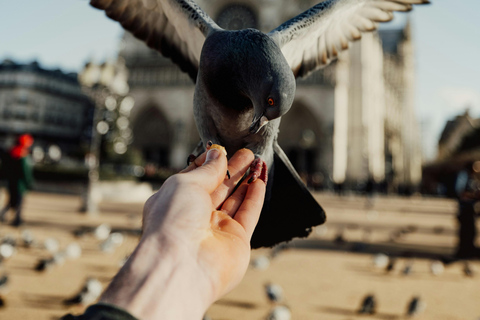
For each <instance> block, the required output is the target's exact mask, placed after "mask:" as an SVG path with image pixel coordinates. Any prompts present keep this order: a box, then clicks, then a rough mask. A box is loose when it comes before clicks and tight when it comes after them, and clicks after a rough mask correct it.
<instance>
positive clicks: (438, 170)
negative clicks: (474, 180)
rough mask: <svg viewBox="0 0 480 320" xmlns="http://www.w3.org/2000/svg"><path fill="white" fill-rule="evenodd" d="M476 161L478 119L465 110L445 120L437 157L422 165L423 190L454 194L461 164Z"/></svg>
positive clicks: (479, 147)
mask: <svg viewBox="0 0 480 320" xmlns="http://www.w3.org/2000/svg"><path fill="white" fill-rule="evenodd" d="M478 160H480V119H475V118H472V117H471V116H470V114H469V111H468V109H467V111H465V113H464V114H461V115H458V116H456V117H455V118H453V119H452V120H448V121H447V123H446V124H445V127H444V129H443V131H442V134H441V136H440V139H439V141H438V153H437V158H436V159H435V160H433V161H431V162H430V163H427V164H425V165H424V167H423V177H422V178H423V179H422V188H423V191H424V192H425V193H430V194H440V195H446V196H449V197H455V196H456V195H457V194H456V191H455V180H456V177H457V174H458V172H459V171H461V170H463V169H464V168H465V166H467V165H469V164H471V163H473V162H474V161H478Z"/></svg>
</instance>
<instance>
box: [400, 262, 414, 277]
mask: <svg viewBox="0 0 480 320" xmlns="http://www.w3.org/2000/svg"><path fill="white" fill-rule="evenodd" d="M412 269H413V260H408V261H407V262H405V267H404V268H403V270H402V274H403V275H404V276H408V275H410V274H411V273H412Z"/></svg>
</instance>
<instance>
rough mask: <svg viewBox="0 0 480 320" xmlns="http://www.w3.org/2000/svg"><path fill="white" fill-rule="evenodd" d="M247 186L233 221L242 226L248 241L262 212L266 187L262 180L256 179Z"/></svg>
mask: <svg viewBox="0 0 480 320" xmlns="http://www.w3.org/2000/svg"><path fill="white" fill-rule="evenodd" d="M247 186H248V189H247V193H246V194H245V198H244V199H243V202H242V203H241V205H240V207H239V208H238V210H237V212H236V213H235V215H234V216H233V219H235V220H236V221H237V222H238V223H239V224H240V225H242V226H243V228H244V229H245V233H246V234H247V236H248V239H251V238H252V234H253V231H254V230H255V226H256V225H257V222H258V218H259V217H260V212H261V211H262V207H263V201H264V199H265V190H266V185H265V183H264V182H263V181H262V180H260V179H258V180H256V181H254V182H253V183H251V184H249V185H247Z"/></svg>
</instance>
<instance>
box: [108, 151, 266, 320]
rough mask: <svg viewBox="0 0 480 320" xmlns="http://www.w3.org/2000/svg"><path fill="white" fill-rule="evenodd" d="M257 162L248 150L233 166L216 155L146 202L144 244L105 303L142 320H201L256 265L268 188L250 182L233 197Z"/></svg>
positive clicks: (234, 159)
mask: <svg viewBox="0 0 480 320" xmlns="http://www.w3.org/2000/svg"><path fill="white" fill-rule="evenodd" d="M253 160H254V156H253V153H252V152H251V151H250V150H247V149H242V150H239V151H238V152H237V153H235V155H234V156H233V157H232V158H231V159H230V161H228V163H227V159H226V157H225V155H224V154H223V153H221V152H219V151H218V150H216V149H210V150H209V152H208V154H207V153H204V154H202V155H201V156H199V157H198V158H197V159H196V160H195V161H194V162H193V163H192V164H191V165H190V166H189V167H188V168H186V169H185V170H183V171H182V172H181V173H179V174H177V175H174V176H172V177H170V178H169V179H167V181H166V182H165V183H164V185H163V186H162V188H160V190H159V191H158V192H157V193H156V194H155V195H153V196H152V197H151V198H150V199H149V200H148V201H147V202H146V203H145V207H144V222H143V236H142V238H141V240H140V243H139V245H138V247H137V249H136V250H135V252H134V253H133V254H132V257H131V258H130V259H129V261H128V262H127V264H126V265H125V267H124V268H122V270H121V271H120V272H119V274H118V275H117V277H116V278H115V279H114V280H113V282H112V283H111V285H110V286H109V288H108V289H107V291H106V292H105V293H104V295H103V296H102V298H101V301H103V302H109V303H113V304H116V305H118V306H120V307H123V308H124V309H126V310H128V311H130V312H132V313H133V314H134V315H137V316H139V317H140V318H141V319H154V318H157V319H158V318H162V319H195V318H201V316H202V315H203V313H204V312H205V311H206V309H207V308H208V307H209V306H210V304H211V303H213V302H214V301H215V300H217V299H218V298H220V297H221V296H222V295H224V294H225V293H227V292H228V291H230V290H231V289H232V288H233V287H235V286H236V285H237V284H238V283H239V282H240V280H241V279H242V278H243V275H244V274H245V271H246V269H247V266H248V262H249V259H250V238H251V236H252V234H253V231H254V229H255V225H256V224H257V221H258V218H259V215H260V211H261V209H262V205H263V199H264V196H265V183H264V182H263V181H262V180H260V179H258V180H256V181H255V182H253V183H251V184H247V182H246V181H248V179H245V180H244V182H243V183H242V184H241V185H240V186H239V187H238V188H237V189H236V190H235V192H234V193H233V194H231V193H232V191H233V189H234V188H235V186H236V184H237V183H238V182H239V181H240V179H241V178H242V177H243V175H244V173H245V172H246V171H247V169H248V168H249V166H250V164H251V163H252V161H253ZM227 167H228V170H229V172H230V176H231V178H230V179H226V175H225V174H226V171H227ZM125 283H130V285H129V286H127V287H125V285H124V284H125ZM185 300H188V307H187V308H186V307H185V305H184V303H185Z"/></svg>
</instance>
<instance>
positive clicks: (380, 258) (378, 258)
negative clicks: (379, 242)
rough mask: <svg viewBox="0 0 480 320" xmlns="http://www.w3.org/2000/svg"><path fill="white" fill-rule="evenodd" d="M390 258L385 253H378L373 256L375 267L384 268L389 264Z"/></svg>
mask: <svg viewBox="0 0 480 320" xmlns="http://www.w3.org/2000/svg"><path fill="white" fill-rule="evenodd" d="M389 261H390V258H389V257H388V256H387V255H386V254H385V253H377V254H376V255H374V256H373V265H374V266H375V268H379V269H383V268H386V267H387V266H388V263H389Z"/></svg>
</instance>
